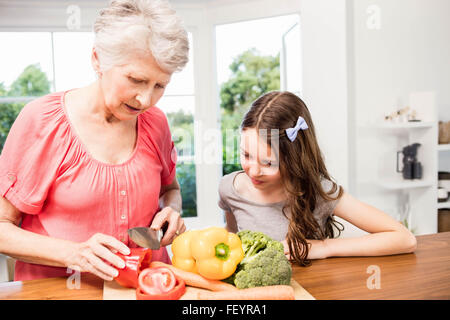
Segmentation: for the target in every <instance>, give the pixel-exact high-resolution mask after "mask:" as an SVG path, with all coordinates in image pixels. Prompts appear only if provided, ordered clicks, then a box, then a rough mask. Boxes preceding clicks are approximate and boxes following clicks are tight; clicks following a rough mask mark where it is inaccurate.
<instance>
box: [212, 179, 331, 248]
mask: <svg viewBox="0 0 450 320" xmlns="http://www.w3.org/2000/svg"><path fill="white" fill-rule="evenodd" d="M243 172H244V171H235V172H232V173H230V174H227V175H225V176H223V177H222V180H221V181H220V185H219V196H220V200H219V207H220V208H222V209H223V210H224V211H228V212H231V213H232V214H233V215H234V217H235V219H236V222H237V227H238V231H241V230H253V231H260V232H263V233H265V234H266V235H268V236H269V237H271V238H273V239H275V240H278V241H282V240H284V239H286V235H287V231H288V225H289V220H288V219H287V218H286V217H285V216H284V214H283V211H282V209H283V207H284V205H285V204H286V201H281V202H275V203H269V204H262V203H257V202H253V201H251V200H249V199H245V198H243V197H242V196H241V195H239V194H238V193H237V191H236V189H235V188H234V180H235V178H236V176H237V175H238V174H240V173H243ZM243 174H245V173H243ZM322 187H323V188H324V190H325V192H328V191H330V190H331V188H332V182H331V181H330V180H326V179H323V180H322ZM338 191H339V189H338V190H337V191H336V193H335V194H333V195H332V196H333V197H335V196H336V195H337V193H338ZM318 199H319V200H317V204H316V207H315V209H314V212H313V215H314V218H315V219H316V221H317V222H318V224H319V226H320V227H321V228H323V227H324V226H325V222H326V221H327V219H328V217H330V216H331V215H332V214H333V210H334V208H335V207H336V205H337V203H338V201H339V200H333V201H325V200H324V199H322V198H321V197H318ZM285 211H288V210H285ZM286 214H287V215H288V216H289V214H290V213H289V212H286Z"/></svg>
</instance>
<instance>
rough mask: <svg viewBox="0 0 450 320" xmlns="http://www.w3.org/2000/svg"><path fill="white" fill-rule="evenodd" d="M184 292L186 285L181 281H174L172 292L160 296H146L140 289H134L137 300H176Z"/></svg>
mask: <svg viewBox="0 0 450 320" xmlns="http://www.w3.org/2000/svg"><path fill="white" fill-rule="evenodd" d="M185 292H186V284H185V282H184V280H183V279H176V283H175V287H173V288H172V290H170V291H168V292H165V293H160V294H146V293H144V292H142V289H141V288H137V289H136V299H137V300H178V299H180V298H181V296H182V295H183V294H184V293H185Z"/></svg>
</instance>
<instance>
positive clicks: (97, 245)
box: [65, 233, 130, 281]
mask: <svg viewBox="0 0 450 320" xmlns="http://www.w3.org/2000/svg"><path fill="white" fill-rule="evenodd" d="M70 252H71V254H70V256H69V257H68V258H67V259H66V263H65V264H66V266H67V267H69V268H70V269H72V270H75V271H80V272H90V273H92V274H95V275H96V276H98V277H100V278H102V279H104V280H107V281H111V280H113V279H114V278H115V277H117V275H118V274H119V273H118V271H117V270H116V269H115V268H114V267H113V266H115V267H117V268H120V269H123V268H124V267H125V262H124V261H123V260H122V259H121V258H119V257H118V256H117V255H116V254H114V253H113V252H120V253H122V254H124V255H128V254H129V253H130V249H129V248H128V247H127V246H126V245H125V244H124V243H122V242H120V241H119V240H117V239H116V238H114V237H112V236H108V235H105V234H102V233H96V234H94V235H93V236H92V237H90V238H89V240H87V241H85V242H81V243H75V245H74V248H72V250H70Z"/></svg>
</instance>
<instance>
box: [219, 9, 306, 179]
mask: <svg viewBox="0 0 450 320" xmlns="http://www.w3.org/2000/svg"><path fill="white" fill-rule="evenodd" d="M237 34H239V36H238V37H236V35H237ZM299 40H300V30H299V16H298V15H297V14H293V15H285V16H279V17H274V18H266V19H258V20H250V21H245V22H238V23H231V24H225V25H219V26H217V27H216V44H217V49H216V52H217V77H218V79H217V80H218V83H219V91H220V106H221V125H222V135H223V136H222V137H223V140H222V141H223V154H224V155H223V159H224V161H223V168H222V173H223V174H224V175H225V174H228V173H231V172H233V171H236V170H240V169H241V166H240V162H239V133H238V128H239V126H240V123H241V121H242V119H243V117H244V114H245V112H247V110H248V109H249V107H250V105H251V103H252V102H253V101H254V100H255V99H257V98H258V97H259V96H261V95H262V94H264V93H267V92H269V91H273V90H280V89H281V90H289V91H291V92H293V93H295V94H300V91H301V69H300V66H301V56H300V41H299Z"/></svg>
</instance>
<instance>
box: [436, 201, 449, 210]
mask: <svg viewBox="0 0 450 320" xmlns="http://www.w3.org/2000/svg"><path fill="white" fill-rule="evenodd" d="M437 207H438V209H450V201H447V202H438V203H437Z"/></svg>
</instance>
